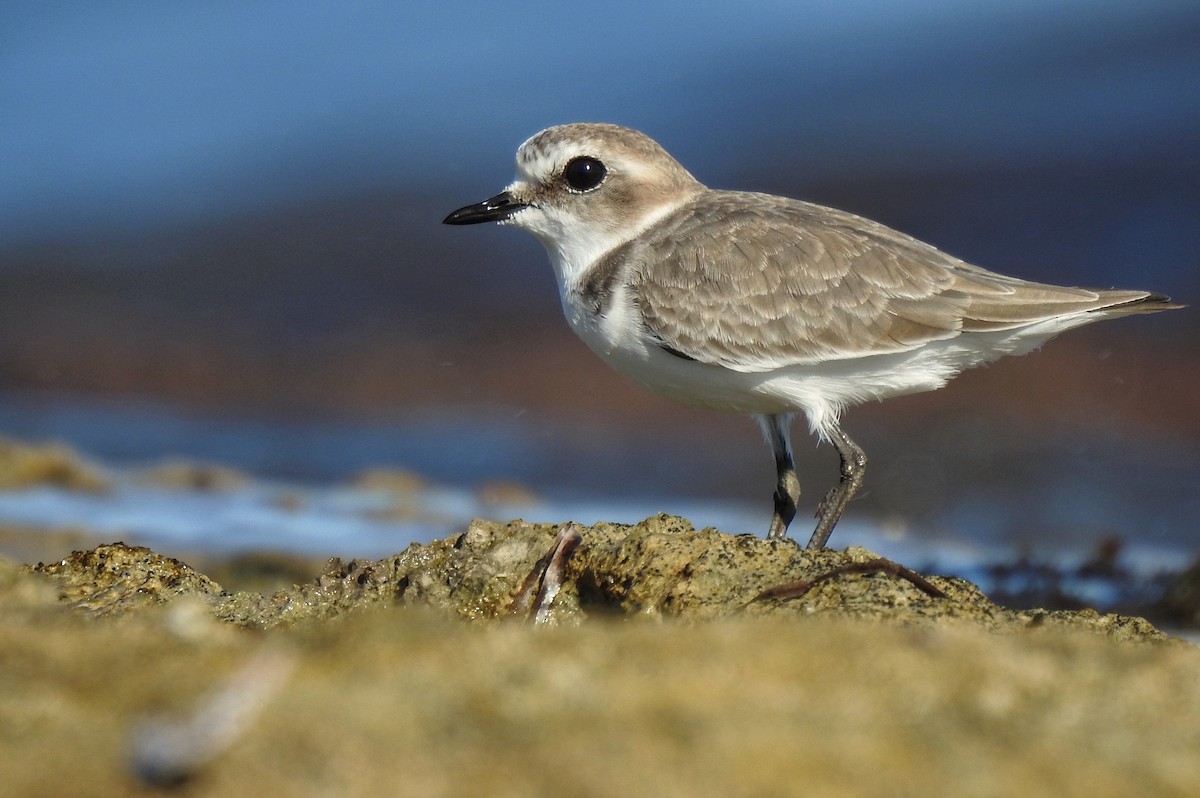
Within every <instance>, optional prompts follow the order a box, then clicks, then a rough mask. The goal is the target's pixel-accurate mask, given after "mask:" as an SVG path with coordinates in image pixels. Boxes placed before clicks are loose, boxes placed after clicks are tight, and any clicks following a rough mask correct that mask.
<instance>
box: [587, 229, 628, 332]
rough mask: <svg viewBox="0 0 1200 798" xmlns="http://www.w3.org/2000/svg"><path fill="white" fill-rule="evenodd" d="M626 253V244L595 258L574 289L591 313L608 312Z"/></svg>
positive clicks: (600, 314)
mask: <svg viewBox="0 0 1200 798" xmlns="http://www.w3.org/2000/svg"><path fill="white" fill-rule="evenodd" d="M628 255H629V245H628V244H622V245H621V246H619V247H616V248H615V249H613V250H612V251H610V252H609V253H608V254H606V255H605V256H604V257H602V258H600V259H599V260H597V261H596V264H595V265H594V266H592V268H591V269H590V270H589V271H588V273H587V275H586V276H585V277H584V279H583V281H582V282H581V283H580V284H579V288H578V289H576V291H577V293H578V294H579V299H580V300H581V302H582V303H583V306H584V307H585V308H587V309H588V311H589V312H590V313H591V314H592V315H594V316H603V315H604V314H605V313H607V312H608V308H609V305H610V304H611V302H612V295H613V291H614V290H616V287H617V278H618V277H619V276H620V273H621V266H622V265H623V264H624V262H625V258H626V257H627V256H628Z"/></svg>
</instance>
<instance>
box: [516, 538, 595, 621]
mask: <svg viewBox="0 0 1200 798" xmlns="http://www.w3.org/2000/svg"><path fill="white" fill-rule="evenodd" d="M582 542H583V535H581V534H580V533H579V527H578V526H577V525H576V524H567V525H566V526H564V527H563V528H562V529H561V530H559V533H558V536H557V537H555V538H554V545H553V546H551V547H550V550H549V551H548V552H546V553H545V554H544V555H542V556H541V557H540V558H539V559H538V561H537V562H536V563H534V565H533V568H532V569H531V570H530V571H529V575H528V576H526V577H525V581H524V582H522V583H521V589H520V590H519V591H517V596H516V598H514V599H513V601H512V604H510V605H509V607H508V615H509V616H510V617H519V618H530V619H532V620H533V622H534V623H535V624H543V623H546V622H547V621H548V620H549V618H550V605H551V603H553V601H554V597H555V596H557V595H558V591H559V590H561V589H562V586H563V580H564V579H565V577H566V573H567V563H568V562H570V560H571V555H573V554H574V553H575V549H577V548H579V544H580V543H582Z"/></svg>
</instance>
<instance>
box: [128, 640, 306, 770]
mask: <svg viewBox="0 0 1200 798" xmlns="http://www.w3.org/2000/svg"><path fill="white" fill-rule="evenodd" d="M295 665H296V657H295V655H294V654H292V653H290V652H287V651H281V650H280V649H278V648H276V647H270V648H263V649H262V650H260V651H259V652H258V653H257V654H255V655H254V657H252V658H251V659H250V660H249V661H248V662H246V664H245V665H243V666H242V667H241V668H239V669H238V670H237V671H235V672H234V673H233V674H231V675H230V676H228V677H226V678H225V680H224V682H223V683H221V684H220V685H218V686H217V687H216V688H215V689H214V690H213V691H212V692H211V693H209V694H208V695H207V696H205V697H204V698H203V699H202V700H201V701H200V704H199V706H198V707H197V708H196V710H195V711H194V712H193V713H192V714H191V715H190V716H189V717H185V718H182V719H179V720H173V719H165V718H150V719H147V720H144V721H142V722H140V723H139V724H138V725H137V726H136V727H135V728H134V730H133V735H132V740H131V746H132V752H131V757H130V767H131V768H132V770H133V772H134V775H136V776H137V777H138V778H139V779H140V780H141V781H142V782H143V783H145V784H148V785H151V786H154V787H174V786H178V785H180V784H182V783H184V782H186V781H188V780H189V779H190V778H192V777H193V776H195V775H196V773H198V772H199V771H200V769H201V768H202V767H203V766H204V765H206V764H208V762H209V761H211V760H212V759H213V758H214V757H215V756H216V755H217V754H219V753H221V751H223V750H225V749H226V748H228V747H229V746H230V745H232V744H233V743H234V741H235V740H237V738H238V737H240V736H241V735H242V734H244V733H245V731H246V730H247V729H248V728H249V727H250V724H251V723H253V722H254V719H255V718H256V717H257V716H258V714H259V713H260V712H261V711H262V709H263V707H265V706H266V704H267V701H268V700H269V699H270V698H271V696H272V695H274V694H275V692H276V691H277V690H279V688H280V687H282V686H283V685H284V683H285V682H286V681H287V679H288V676H289V675H290V674H291V672H292V669H293V668H294V667H295Z"/></svg>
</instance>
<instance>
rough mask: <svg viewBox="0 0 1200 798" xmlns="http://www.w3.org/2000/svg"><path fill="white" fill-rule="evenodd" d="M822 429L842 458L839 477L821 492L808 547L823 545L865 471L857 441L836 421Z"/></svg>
mask: <svg viewBox="0 0 1200 798" xmlns="http://www.w3.org/2000/svg"><path fill="white" fill-rule="evenodd" d="M825 432H826V434H827V435H828V436H829V440H830V441H831V442H832V443H833V446H834V448H835V449H837V450H838V454H839V455H840V456H841V458H842V478H841V480H840V481H839V482H838V484H837V485H836V486H834V487H833V488H831V489H830V491H829V493H827V494H826V495H825V500H824V501H822V502H821V504H820V506H819V507H818V508H817V519H818V520H817V528H816V529H815V530H813V534H812V537H811V538H809V541H808V547H809V548H810V549H823V548H825V542H826V541H828V540H829V535H830V534H832V532H833V527H834V524H836V523H837V522H838V519H839V518H841V517H842V511H843V510H845V509H846V504H847V503H848V502H849V501H850V497H852V496H853V495H854V494H855V493H858V489H859V488H860V487H862V483H863V477H864V476H866V473H867V455H866V454H865V453H864V452H863V450H862V449H860V448H859V447H858V444H857V443H855V442H854V441H852V440H850V437H849V436H848V435H846V433H844V432H842V428H841V427H839V426H838V425H837V424H836V423H833V424H829V425H828V426H827V427H826V429H825Z"/></svg>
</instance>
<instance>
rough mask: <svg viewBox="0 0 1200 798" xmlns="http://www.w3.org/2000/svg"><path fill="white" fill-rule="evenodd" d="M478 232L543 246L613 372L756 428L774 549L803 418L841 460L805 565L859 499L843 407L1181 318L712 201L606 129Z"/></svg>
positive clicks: (473, 220) (554, 151)
mask: <svg viewBox="0 0 1200 798" xmlns="http://www.w3.org/2000/svg"><path fill="white" fill-rule="evenodd" d="M483 222H499V223H501V224H504V225H512V226H514V227H518V228H521V229H523V230H526V231H528V232H530V233H532V234H533V235H534V236H535V237H536V238H537V239H538V240H540V241H541V243H542V244H543V246H544V247H545V249H546V251H547V254H548V255H549V258H550V263H551V265H552V266H553V269H554V273H555V277H556V280H557V284H558V290H559V297H560V299H561V302H562V308H563V312H564V314H565V316H566V319H567V322H568V323H569V325H570V326H571V328H572V329H573V331H574V332H575V333H576V334H577V335H578V336H579V337H580V338H581V339H582V340H583V341H584V343H585V344H587V346H588V347H589V348H590V349H591V350H592V351H593V352H594V353H595V354H596V355H598V356H599V357H600V359H601V360H603V361H605V362H607V363H608V364H609V365H610V366H612V367H613V368H614V369H616V370H617V371H618V372H621V373H623V374H624V375H626V376H627V377H629V378H631V379H632V380H634V381H635V382H637V383H639V384H641V385H642V386H644V387H646V388H648V389H650V390H651V391H655V392H657V393H659V394H662V395H664V396H666V397H668V398H670V399H673V400H675V401H678V402H681V403H683V404H685V405H688V406H692V407H699V408H706V409H710V410H718V411H724V412H732V413H740V414H746V415H749V416H752V417H754V418H755V419H756V420H757V421H758V423H759V425H760V426H761V427H762V431H763V434H764V436H765V438H766V440H767V442H768V443H769V444H770V446H771V450H772V453H773V454H774V457H775V468H776V475H777V483H776V487H775V491H774V494H773V503H774V512H773V514H772V518H771V524H770V527H769V528H768V530H767V537H768V538H787V531H788V527H789V525H790V524H791V523H792V520H793V519H794V517H795V515H796V511H797V509H796V508H797V503H798V501H799V499H800V482H799V479H798V478H797V476H796V468H795V460H794V455H793V449H792V439H791V428H792V424H793V420H794V419H795V418H796V417H797V416H798V415H800V414H803V416H804V417H806V419H807V421H808V426H809V429H810V432H811V433H813V434H815V435H816V436H818V439H819V440H821V441H825V442H828V443H830V444H832V445H833V447H834V448H835V449H836V450H837V452H838V455H839V457H840V459H841V470H840V478H839V480H838V482H837V483H836V484H835V485H834V486H833V487H832V488H831V489H830V490H829V491H828V492H827V493H826V495H825V497H824V499H823V500H822V501H821V502H820V503H819V505H818V509H817V513H816V518H817V523H816V527H815V529H814V530H813V533H812V535H811V537H810V539H809V541H808V548H809V549H822V548H825V547H826V545H827V543H828V540H829V537H830V535H831V533H832V532H833V528H834V526H835V525H836V524H837V522H838V519H839V518H841V516H842V513H843V511H844V510H845V509H846V505H847V503H848V502H849V501H850V499H851V497H853V496H854V495H855V493H857V492H858V490H859V488H860V487H861V486H862V484H863V479H864V475H865V471H866V466H867V457H866V454H865V453H864V452H863V450H862V448H861V447H860V446H859V445H858V444H856V443H855V442H854V441H853V440H852V439H851V438H850V436H849V435H847V434H846V432H845V431H844V430H843V429H842V424H841V416H842V413H843V411H845V410H846V409H847V408H850V407H853V406H855V405H859V404H862V403H864V402H868V401H873V400H882V399H887V398H890V397H893V396H901V395H905V394H912V393H917V392H922V391H931V390H935V389H938V388H941V387H942V386H944V385H945V384H946V383H947V381H948V380H950V379H951V378H953V377H954V376H956V375H958V374H959V373H960V372H962V371H963V370H965V369H968V368H971V367H974V366H979V365H982V364H985V363H989V362H991V361H994V360H996V359H998V358H1000V357H1002V356H1005V355H1021V354H1025V353H1027V352H1029V351H1031V350H1033V349H1035V348H1037V347H1038V346H1040V345H1041V344H1042V343H1044V342H1045V341H1047V340H1049V339H1050V338H1052V337H1053V336H1055V335H1057V334H1059V333H1061V332H1064V331H1066V330H1070V329H1073V328H1075V327H1079V326H1082V325H1085V324H1090V323H1092V322H1096V321H1100V320H1102V319H1107V318H1114V317H1118V316H1128V315H1132V314H1138V313H1151V312H1156V311H1162V310H1171V309H1178V308H1181V307H1184V306H1183V305H1179V304H1173V303H1172V302H1171V300H1170V298H1169V297H1167V296H1164V295H1162V294H1157V293H1152V292H1149V291H1132V290H1103V289H1086V288H1073V287H1067V286H1059V285H1050V284H1045V283H1037V282H1030V281H1027V280H1022V279H1018V278H1016V277H1008V276H1005V275H1002V274H998V273H995V272H991V271H987V270H985V269H983V268H980V267H978V266H973V265H971V264H969V263H966V262H964V261H962V260H959V259H958V258H955V257H953V256H951V255H948V254H946V253H944V252H942V251H940V250H938V249H937V248H935V247H933V246H931V245H929V244H926V243H923V242H921V241H918V240H917V239H915V238H912V237H910V236H908V235H905V234H904V233H901V232H898V231H896V230H893V229H891V228H889V227H887V226H885V225H883V224H880V223H878V222H874V221H871V220H869V219H866V218H863V217H861V216H857V215H854V214H852V213H848V212H845V211H841V210H836V209H833V208H828V207H824V206H821V205H816V204H813V203H809V202H804V201H800V200H795V199H789V198H786V197H780V196H775V195H770V194H763V193H754V192H746V191H727V190H719V189H711V188H708V187H707V186H705V185H703V184H702V183H700V182H699V181H698V180H697V179H696V178H695V177H693V176H692V174H691V173H690V172H688V171H687V170H686V169H685V168H684V167H683V166H682V165H681V164H680V163H679V162H678V161H676V160H675V159H674V158H673V157H671V155H670V154H668V153H667V151H666V150H664V149H663V148H662V147H661V146H660V145H659V144H658V143H657V142H655V141H654V140H653V139H651V138H650V137H649V136H647V135H646V134H644V133H641V132H639V131H637V130H634V129H631V128H628V127H623V126H620V125H614V124H608V123H573V124H565V125H558V126H555V127H550V128H547V129H545V130H542V131H541V132H539V133H536V134H535V135H533V136H532V137H531V138H529V139H528V140H527V141H525V142H524V143H523V144H521V146H520V147H519V149H518V150H517V155H516V177H515V179H514V180H513V182H512V183H510V184H509V185H508V187H507V188H505V189H504V190H503V191H501V192H500V193H499V194H496V195H495V196H492V197H490V198H489V199H486V200H484V201H483V202H479V203H475V204H473V205H467V206H465V207H462V208H459V209H458V210H456V211H454V212H453V213H451V214H450V215H449V216H447V217H446V218H445V220H444V223H445V224H450V225H470V224H478V223H483Z"/></svg>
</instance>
